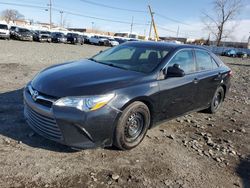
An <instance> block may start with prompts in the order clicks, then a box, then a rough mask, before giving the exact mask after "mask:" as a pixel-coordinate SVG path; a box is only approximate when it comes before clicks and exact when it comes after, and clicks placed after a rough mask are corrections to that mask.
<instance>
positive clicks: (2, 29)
mask: <svg viewBox="0 0 250 188" xmlns="http://www.w3.org/2000/svg"><path fill="white" fill-rule="evenodd" d="M0 38H4V39H10V31H9V28H8V25H7V24H4V23H0Z"/></svg>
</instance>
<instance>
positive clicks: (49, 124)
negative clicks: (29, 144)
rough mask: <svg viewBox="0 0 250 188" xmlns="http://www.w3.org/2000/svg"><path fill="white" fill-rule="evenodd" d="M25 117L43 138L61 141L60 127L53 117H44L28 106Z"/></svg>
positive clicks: (26, 106)
mask: <svg viewBox="0 0 250 188" xmlns="http://www.w3.org/2000/svg"><path fill="white" fill-rule="evenodd" d="M24 113H25V116H26V118H27V121H28V124H29V125H30V126H31V127H32V128H33V129H34V130H35V131H36V132H38V133H40V134H41V135H42V136H44V137H47V138H49V139H51V140H57V141H58V140H61V139H62V134H61V131H60V129H59V127H58V126H57V124H56V120H55V119H54V118H51V117H47V116H44V115H42V114H39V113H38V112H36V111H34V110H32V109H31V108H30V107H29V106H28V105H25V109H24Z"/></svg>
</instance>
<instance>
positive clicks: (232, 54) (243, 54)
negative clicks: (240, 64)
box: [221, 49, 248, 58]
mask: <svg viewBox="0 0 250 188" xmlns="http://www.w3.org/2000/svg"><path fill="white" fill-rule="evenodd" d="M221 55H222V56H227V57H239V58H247V56H248V55H247V53H246V52H243V51H236V50H234V49H230V50H226V51H224V52H222V53H221Z"/></svg>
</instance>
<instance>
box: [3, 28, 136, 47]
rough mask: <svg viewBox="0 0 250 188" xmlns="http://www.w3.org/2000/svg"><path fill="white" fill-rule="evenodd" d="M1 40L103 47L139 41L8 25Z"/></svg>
mask: <svg viewBox="0 0 250 188" xmlns="http://www.w3.org/2000/svg"><path fill="white" fill-rule="evenodd" d="M0 38H4V39H14V40H22V41H37V42H54V43H70V44H81V45H82V44H83V43H86V44H95V45H100V46H101V45H102V46H112V47H113V46H117V45H119V44H122V43H124V42H127V41H137V39H131V38H123V37H110V36H102V35H93V36H89V35H84V34H83V35H82V34H78V33H75V32H69V33H67V34H64V33H63V32H50V31H44V30H29V29H27V28H22V27H18V26H11V27H10V28H9V27H8V25H7V24H0Z"/></svg>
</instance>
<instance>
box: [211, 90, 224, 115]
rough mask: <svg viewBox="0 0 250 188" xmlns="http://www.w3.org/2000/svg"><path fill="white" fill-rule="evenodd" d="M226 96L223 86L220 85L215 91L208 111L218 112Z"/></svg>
mask: <svg viewBox="0 0 250 188" xmlns="http://www.w3.org/2000/svg"><path fill="white" fill-rule="evenodd" d="M224 97H225V91H224V89H223V87H221V86H220V87H218V88H217V90H216V91H215V93H214V96H213V99H212V101H211V104H210V107H209V108H208V109H207V110H206V111H207V112H208V113H211V114H214V113H216V112H217V111H218V110H219V108H220V107H221V104H222V102H223V100H224Z"/></svg>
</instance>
